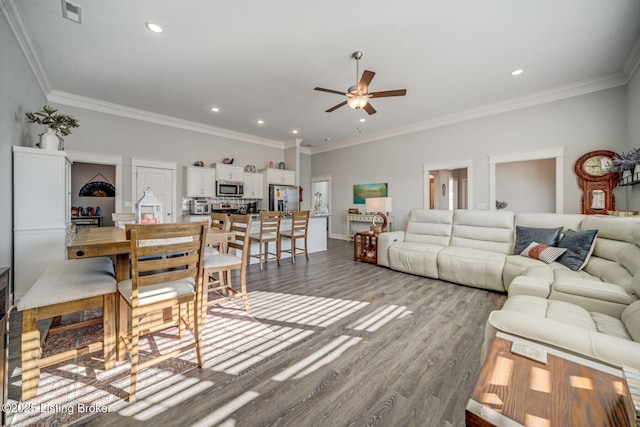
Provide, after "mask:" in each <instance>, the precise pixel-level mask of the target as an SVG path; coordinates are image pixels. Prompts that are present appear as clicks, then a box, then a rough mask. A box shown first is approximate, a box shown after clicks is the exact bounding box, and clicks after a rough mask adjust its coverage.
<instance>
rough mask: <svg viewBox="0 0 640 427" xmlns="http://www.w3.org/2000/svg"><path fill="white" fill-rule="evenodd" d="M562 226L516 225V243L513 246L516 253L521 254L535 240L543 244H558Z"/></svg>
mask: <svg viewBox="0 0 640 427" xmlns="http://www.w3.org/2000/svg"><path fill="white" fill-rule="evenodd" d="M561 232H562V227H558V228H533V227H522V226H520V225H516V243H515V246H514V248H513V253H514V254H517V255H519V254H521V253H522V251H523V250H525V248H526V247H527V246H529V245H530V244H531V243H533V242H538V243H539V244H541V245H547V246H558V240H559V239H560V233H561Z"/></svg>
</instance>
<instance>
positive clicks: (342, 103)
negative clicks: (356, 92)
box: [325, 101, 347, 113]
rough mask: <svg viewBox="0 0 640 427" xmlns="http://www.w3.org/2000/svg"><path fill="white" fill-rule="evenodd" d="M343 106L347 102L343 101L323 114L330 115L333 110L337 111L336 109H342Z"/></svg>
mask: <svg viewBox="0 0 640 427" xmlns="http://www.w3.org/2000/svg"><path fill="white" fill-rule="evenodd" d="M343 105H347V101H343V102H341V103H340V104H338V105H334V106H333V107H331V108H329V109H328V110H327V111H325V113H330V112H332V111H334V110H337V109H338V108H340V107H342V106H343Z"/></svg>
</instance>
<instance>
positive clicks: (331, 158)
mask: <svg viewBox="0 0 640 427" xmlns="http://www.w3.org/2000/svg"><path fill="white" fill-rule="evenodd" d="M380 114H382V113H380ZM381 118H382V117H381ZM627 144H628V142H627V96H626V87H617V88H613V89H608V90H604V91H600V92H596V93H591V94H586V95H582V96H577V97H573V98H568V99H564V100H560V101H556V102H552V103H548V104H543V105H538V106H534V107H529V108H523V109H519V110H515V111H511V112H508V113H502V114H496V115H493V116H489V117H484V118H480V119H476V120H470V121H466V122H461V123H457V124H453V125H449V126H442V127H437V128H433V129H428V130H425V131H421V132H416V133H412V134H407V135H402V136H398V137H394V138H388V139H385V140H381V141H376V142H372V143H369V144H363V145H357V146H353V147H348V148H344V149H341V150H334V151H329V152H325V153H319V154H315V155H313V156H312V160H311V163H312V174H313V176H321V175H331V177H332V187H333V188H332V198H333V200H332V214H333V216H332V221H333V223H332V230H333V233H334V234H335V235H342V236H344V235H346V234H347V222H346V212H347V209H348V208H349V207H351V194H352V187H353V184H362V183H367V182H371V183H373V182H388V183H389V196H390V197H392V198H393V216H394V217H395V221H396V222H395V224H394V228H395V229H396V230H398V229H403V228H404V227H405V225H406V219H407V215H408V212H409V210H411V209H416V208H421V207H422V206H423V200H422V199H423V191H424V188H423V186H424V184H423V182H422V165H423V164H439V163H444V164H446V163H451V162H454V161H460V160H471V161H472V162H473V172H472V173H473V177H471V178H472V183H473V189H470V190H472V191H473V197H474V206H470V208H476V207H477V205H478V204H479V203H485V204H486V206H487V207H488V204H489V165H488V157H487V156H489V155H491V154H504V153H516V152H522V151H532V150H539V149H544V148H553V147H559V146H564V147H566V151H565V152H566V158H565V161H564V162H565V164H564V167H565V170H566V171H567V173H566V177H567V178H566V180H565V184H564V195H565V197H564V212H565V213H577V212H579V211H580V192H579V188H578V184H577V180H576V179H575V174H574V173H573V164H574V163H575V161H576V159H577V158H578V157H580V155H582V154H584V153H586V152H587V151H591V150H599V149H609V150H612V151H616V152H619V151H621V150H622V149H626V147H627ZM353 159H358V161H354V160H353ZM437 191H438V189H437V188H436V192H437Z"/></svg>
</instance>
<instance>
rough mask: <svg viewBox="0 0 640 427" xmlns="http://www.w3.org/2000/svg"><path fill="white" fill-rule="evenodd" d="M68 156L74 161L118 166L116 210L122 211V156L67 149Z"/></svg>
mask: <svg viewBox="0 0 640 427" xmlns="http://www.w3.org/2000/svg"><path fill="white" fill-rule="evenodd" d="M67 156H69V159H71V161H72V162H74V163H75V162H78V163H94V164H97V165H108V166H115V168H116V173H115V175H116V182H115V187H116V199H115V210H116V212H122V163H123V160H122V157H120V156H111V155H108V154H95V153H84V152H80V151H67Z"/></svg>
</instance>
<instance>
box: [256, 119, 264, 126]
mask: <svg viewBox="0 0 640 427" xmlns="http://www.w3.org/2000/svg"><path fill="white" fill-rule="evenodd" d="M256 123H258V124H259V125H263V124H264V120H257V121H256Z"/></svg>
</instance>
